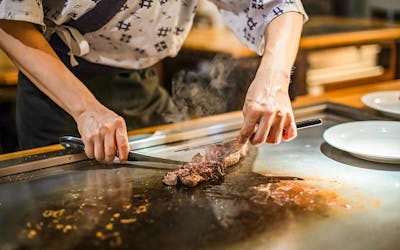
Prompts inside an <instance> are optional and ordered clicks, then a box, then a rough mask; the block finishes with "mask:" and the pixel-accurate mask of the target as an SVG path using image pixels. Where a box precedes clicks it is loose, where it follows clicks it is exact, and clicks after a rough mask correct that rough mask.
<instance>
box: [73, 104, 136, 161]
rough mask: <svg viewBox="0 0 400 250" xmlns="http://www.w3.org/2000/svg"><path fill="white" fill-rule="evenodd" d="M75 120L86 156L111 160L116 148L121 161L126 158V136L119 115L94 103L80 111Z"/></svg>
mask: <svg viewBox="0 0 400 250" xmlns="http://www.w3.org/2000/svg"><path fill="white" fill-rule="evenodd" d="M76 122H77V125H78V130H79V133H80V135H81V138H82V140H83V143H84V144H85V152H86V155H87V157H89V158H90V159H93V158H94V159H96V160H97V161H105V162H112V161H113V159H114V157H115V155H116V153H117V150H118V154H119V160H120V161H121V162H125V161H126V160H127V159H128V153H129V145H128V136H127V131H126V125H125V121H124V119H123V118H122V117H121V116H119V115H117V114H116V113H114V112H113V111H111V110H109V109H107V108H106V107H104V106H102V105H96V107H94V108H92V109H87V110H85V111H84V112H82V113H81V114H80V115H79V116H78V117H77V119H76Z"/></svg>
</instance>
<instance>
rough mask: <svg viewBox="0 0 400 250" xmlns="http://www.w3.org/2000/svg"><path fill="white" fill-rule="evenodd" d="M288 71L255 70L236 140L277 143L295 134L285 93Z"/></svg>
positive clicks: (287, 95) (253, 142)
mask: <svg viewBox="0 0 400 250" xmlns="http://www.w3.org/2000/svg"><path fill="white" fill-rule="evenodd" d="M289 82H290V75H289V74H285V73H284V72H283V71H280V70H274V69H267V70H263V71H260V70H259V72H257V75H256V77H255V79H254V80H253V82H252V83H251V85H250V87H249V90H248V92H247V95H246V100H245V103H244V106H243V116H244V123H243V125H242V129H241V131H240V135H239V140H240V142H241V143H245V142H247V141H248V140H250V142H251V143H252V144H253V145H258V144H261V143H264V142H267V143H275V144H277V143H280V142H281V139H284V140H291V139H293V138H294V137H296V135H297V130H296V124H295V121H294V116H293V111H292V107H291V103H290V98H289V94H288V86H289Z"/></svg>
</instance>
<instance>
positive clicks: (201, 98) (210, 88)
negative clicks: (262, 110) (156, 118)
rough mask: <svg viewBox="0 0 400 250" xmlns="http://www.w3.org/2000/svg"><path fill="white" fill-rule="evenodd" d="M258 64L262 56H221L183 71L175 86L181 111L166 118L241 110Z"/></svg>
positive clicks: (180, 72) (178, 75) (175, 119)
mask: <svg viewBox="0 0 400 250" xmlns="http://www.w3.org/2000/svg"><path fill="white" fill-rule="evenodd" d="M257 65H258V58H256V60H254V58H252V59H250V60H249V59H244V60H242V59H232V58H230V57H226V56H221V55H217V56H216V57H214V58H213V59H212V60H205V61H201V62H200V63H199V64H198V65H197V67H195V68H193V69H184V70H181V71H179V72H178V73H177V74H176V75H175V77H174V78H173V79H172V87H171V95H172V100H173V102H174V104H175V106H176V108H177V112H176V114H168V117H167V118H166V119H167V120H169V121H171V122H174V121H180V120H187V119H193V118H197V117H203V116H208V115H215V114H220V113H224V112H228V111H233V110H240V109H241V108H242V105H243V102H244V98H245V94H246V92H247V88H248V86H249V84H250V83H251V81H252V80H253V78H254V75H255V71H256V69H257ZM174 113H175V112H174Z"/></svg>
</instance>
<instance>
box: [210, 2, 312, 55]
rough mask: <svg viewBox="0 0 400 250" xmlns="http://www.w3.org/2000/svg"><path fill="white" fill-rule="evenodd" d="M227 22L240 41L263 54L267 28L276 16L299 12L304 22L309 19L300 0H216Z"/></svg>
mask: <svg viewBox="0 0 400 250" xmlns="http://www.w3.org/2000/svg"><path fill="white" fill-rule="evenodd" d="M213 2H214V3H215V4H216V5H217V6H218V7H219V9H220V12H221V15H222V17H223V19H224V21H225V24H226V25H227V26H228V27H229V28H230V29H231V30H232V31H233V33H234V34H235V36H236V37H237V38H238V39H239V41H240V42H241V43H242V44H244V45H245V46H246V47H248V48H249V49H251V50H253V51H255V52H257V54H259V55H262V54H263V53H264V46H265V36H264V33H265V29H266V27H267V26H268V24H269V23H270V22H271V21H272V20H273V19H274V18H276V17H278V16H280V15H281V14H283V13H286V12H299V13H301V14H302V15H303V22H306V21H307V20H308V16H307V14H306V12H305V11H304V8H303V4H302V3H301V1H300V0H236V1H230V0H214V1H213Z"/></svg>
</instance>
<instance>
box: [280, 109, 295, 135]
mask: <svg viewBox="0 0 400 250" xmlns="http://www.w3.org/2000/svg"><path fill="white" fill-rule="evenodd" d="M296 136H297V128H296V123H295V121H294V116H293V114H292V113H291V114H289V116H288V117H287V118H286V122H285V126H284V128H283V134H282V138H283V140H285V141H290V140H292V139H294V138H295V137H296Z"/></svg>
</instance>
